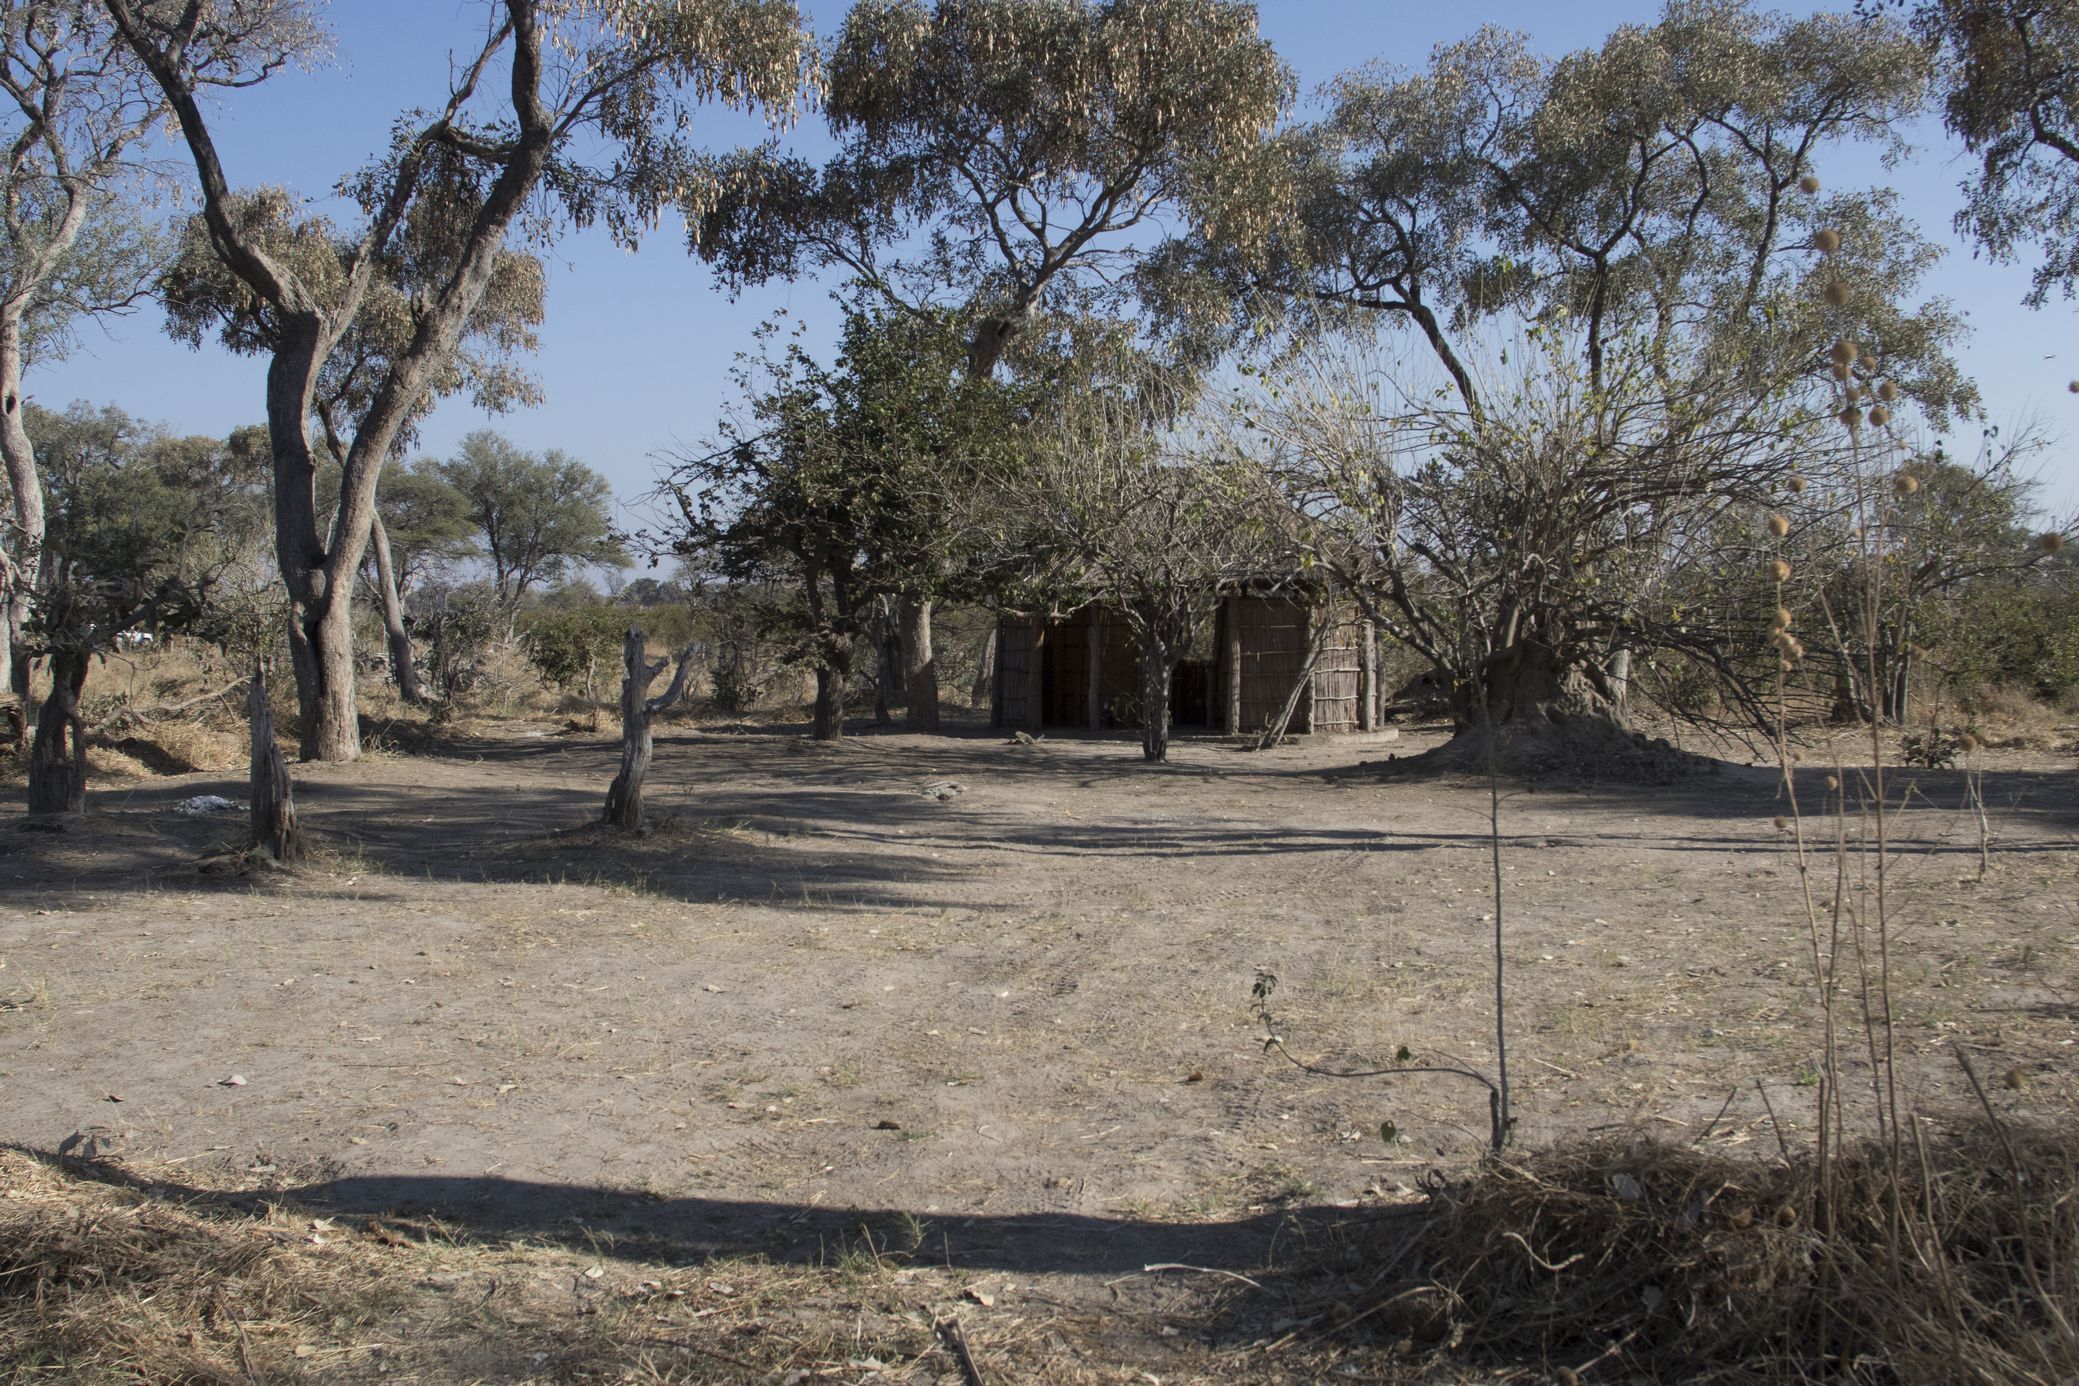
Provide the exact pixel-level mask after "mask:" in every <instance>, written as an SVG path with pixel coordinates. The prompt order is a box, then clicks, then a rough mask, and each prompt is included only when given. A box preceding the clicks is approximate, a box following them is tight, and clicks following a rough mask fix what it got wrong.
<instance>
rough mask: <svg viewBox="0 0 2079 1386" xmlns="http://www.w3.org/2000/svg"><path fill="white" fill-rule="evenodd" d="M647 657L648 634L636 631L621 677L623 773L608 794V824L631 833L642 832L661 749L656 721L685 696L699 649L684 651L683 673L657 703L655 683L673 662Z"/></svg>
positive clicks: (627, 642)
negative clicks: (648, 785) (647, 790)
mask: <svg viewBox="0 0 2079 1386" xmlns="http://www.w3.org/2000/svg"><path fill="white" fill-rule="evenodd" d="M643 655H644V642H643V633H642V630H641V628H640V627H637V626H630V627H628V635H627V637H626V639H624V640H623V641H622V643H621V666H622V668H623V670H624V671H625V672H624V673H623V675H622V678H621V769H620V772H619V773H618V774H616V775H615V776H614V782H613V784H612V785H610V786H609V787H608V788H607V791H606V821H607V823H608V824H609V825H611V826H613V827H616V828H619V829H620V830H621V831H622V832H628V833H633V832H641V831H642V821H643V802H642V791H643V783H644V781H645V780H647V779H648V778H649V774H650V757H651V755H652V753H653V752H654V750H655V747H656V743H655V741H654V739H653V738H652V736H651V734H650V720H651V719H652V718H654V717H655V716H656V715H657V714H658V713H660V712H662V711H664V710H665V709H666V708H668V707H670V706H671V705H672V704H673V703H675V702H677V701H678V700H679V699H680V698H681V697H683V696H684V695H685V692H686V667H687V664H688V663H689V662H690V660H691V658H692V655H693V648H692V647H691V646H690V645H689V646H687V647H686V649H684V650H683V651H681V652H680V654H679V668H678V673H676V674H675V675H673V676H672V680H671V686H670V687H669V688H667V689H665V690H664V692H663V693H661V694H659V695H658V696H656V697H654V698H652V697H650V696H649V692H650V684H651V683H653V682H654V681H655V680H656V678H657V675H659V674H661V673H663V672H664V670H665V669H666V668H667V667H668V665H669V661H668V660H661V659H660V660H658V661H657V662H656V663H655V664H651V663H649V662H648V661H647V660H646V659H644V658H643Z"/></svg>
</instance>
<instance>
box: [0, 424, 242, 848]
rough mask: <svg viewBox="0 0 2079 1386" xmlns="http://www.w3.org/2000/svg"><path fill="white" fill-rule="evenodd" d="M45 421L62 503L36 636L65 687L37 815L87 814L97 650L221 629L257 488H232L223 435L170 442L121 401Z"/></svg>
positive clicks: (30, 627) (55, 505)
mask: <svg viewBox="0 0 2079 1386" xmlns="http://www.w3.org/2000/svg"><path fill="white" fill-rule="evenodd" d="M34 422H36V423H37V424H38V425H39V428H40V432H41V434H42V436H43V437H44V438H45V440H46V443H47V446H46V447H45V449H44V456H43V463H44V467H45V470H46V473H47V475H46V481H47V483H48V486H49V499H50V509H49V525H48V527H47V529H46V531H45V535H44V540H45V544H44V555H45V557H44V574H43V581H41V582H40V583H38V584H37V586H36V588H35V589H34V591H33V593H32V601H31V606H30V618H29V621H28V623H27V624H26V626H25V627H24V629H23V645H24V652H25V653H27V654H30V655H33V656H36V657H40V658H42V659H44V660H45V661H47V663H48V664H49V667H50V676H51V688H50V696H49V697H47V698H45V699H44V701H43V703H42V706H41V707H40V708H39V710H38V713H37V719H36V744H35V748H34V750H33V751H32V753H31V755H30V760H29V795H28V798H29V811H30V812H31V813H35V814H58V813H77V812H79V811H80V809H81V808H83V807H84V805H85V795H86V770H87V760H86V727H85V724H84V720H83V719H82V717H81V715H80V692H81V690H82V689H83V688H84V686H85V684H86V680H87V675H88V672H89V671H90V669H91V668H92V666H93V662H94V660H95V659H97V658H99V657H101V656H103V655H105V654H106V653H107V652H108V651H110V650H112V649H114V648H115V644H116V638H117V636H118V635H119V634H121V633H122V632H125V631H130V630H140V629H141V630H146V631H150V632H152V633H154V634H163V633H167V632H174V631H195V630H201V631H204V632H205V633H213V632H212V631H211V627H213V626H215V625H216V624H217V623H218V620H219V613H218V612H217V611H216V610H214V608H213V606H212V604H211V602H210V592H211V587H212V585H213V582H214V579H215V577H216V575H217V573H218V572H220V571H221V569H222V568H223V566H224V565H225V564H226V563H227V562H228V561H229V560H230V559H231V558H232V557H233V556H234V555H235V553H236V536H237V534H238V532H239V531H240V530H241V529H243V528H244V525H243V524H242V523H241V515H240V512H241V511H244V510H246V509H247V508H248V507H247V506H246V504H245V502H246V501H247V500H248V499H249V496H247V495H244V494H241V490H240V488H239V487H237V486H236V485H235V484H233V485H226V484H223V483H224V482H225V481H226V480H229V477H228V475H227V472H226V469H225V467H224V465H223V461H224V456H225V454H226V452H227V451H228V449H227V448H226V446H225V445H224V444H222V443H219V442H217V441H215V440H213V439H207V438H195V439H174V438H170V437H167V436H166V435H165V434H163V433H161V432H159V431H157V430H153V429H149V428H144V427H141V426H140V425H138V424H136V423H135V422H134V421H133V420H131V419H130V418H129V417H128V416H126V415H125V414H123V413H122V411H121V410H118V409H104V410H100V411H93V410H88V409H86V408H85V407H83V406H77V405H75V406H74V407H73V408H72V409H71V410H70V411H68V412H67V413H66V414H65V415H63V416H61V417H57V418H39V419H37V420H35V421H34ZM214 633H220V631H218V632H214Z"/></svg>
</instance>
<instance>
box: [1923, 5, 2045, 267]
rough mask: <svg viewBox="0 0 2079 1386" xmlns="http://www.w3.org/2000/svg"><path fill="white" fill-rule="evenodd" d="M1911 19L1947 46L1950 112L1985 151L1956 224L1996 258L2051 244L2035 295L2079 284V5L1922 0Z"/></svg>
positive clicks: (1954, 123) (1933, 41)
mask: <svg viewBox="0 0 2079 1386" xmlns="http://www.w3.org/2000/svg"><path fill="white" fill-rule="evenodd" d="M1912 14H1913V23H1914V27H1915V28H1916V29H1917V30H1918V31H1919V33H1920V34H1921V35H1922V37H1923V38H1925V39H1926V40H1927V41H1928V42H1929V44H1930V45H1932V46H1933V47H1934V48H1935V49H1936V51H1937V52H1938V53H1939V54H1940V57H1941V68H1940V72H1941V93H1942V114H1943V118H1944V120H1945V123H1946V124H1947V125H1948V127H1949V130H1950V133H1952V134H1954V135H1956V136H1957V137H1958V138H1959V139H1961V140H1962V141H1963V142H1964V148H1965V149H1967V150H1969V151H1970V152H1971V153H1972V154H1973V155H1975V156H1976V158H1977V161H1978V172H1977V176H1976V177H1975V178H1973V179H1972V180H1971V181H1970V182H1968V183H1966V184H1965V185H1964V195H1965V198H1966V201H1965V203H1964V207H1963V210H1961V211H1959V212H1958V213H1957V214H1956V227H1957V230H1959V231H1961V232H1963V233H1964V234H1966V235H1968V236H1970V237H1972V238H1973V239H1975V240H1976V241H1977V242H1978V243H1979V244H1980V245H1982V246H1984V247H1985V249H1986V250H1987V251H1988V252H1990V253H1991V254H1992V256H1993V257H1994V258H1995V259H2000V260H2011V259H2013V258H2015V257H2016V256H2017V255H2018V254H2019V252H2020V250H2021V248H2022V247H2023V246H2026V245H2033V246H2035V247H2036V248H2038V249H2039V250H2040V251H2041V252H2042V256H2043V258H2042V261H2041V263H2039V264H2038V265H2037V266H2036V270H2035V283H2034V287H2033V288H2032V289H2031V291H2030V293H2029V297H2028V302H2029V303H2030V304H2031V305H2032V306H2035V307H2040V306H2042V304H2043V303H2044V301H2045V300H2046V299H2047V298H2048V297H2049V295H2050V292H2051V291H2052V290H2053V289H2055V290H2058V291H2059V292H2061V293H2062V294H2063V295H2064V297H2066V298H2070V297H2072V296H2073V294H2074V293H2075V292H2079V109H2075V101H2079V86H2075V84H2074V82H2073V76H2072V74H2073V72H2074V70H2075V68H2079V6H2074V5H2072V4H2070V3H2068V0H1920V2H1919V3H1917V4H1915V5H1914V6H1913V7H1912Z"/></svg>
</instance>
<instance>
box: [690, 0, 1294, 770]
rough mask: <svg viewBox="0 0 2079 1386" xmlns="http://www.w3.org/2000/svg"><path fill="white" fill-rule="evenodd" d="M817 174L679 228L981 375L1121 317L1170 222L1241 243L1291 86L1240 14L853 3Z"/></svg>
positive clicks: (910, 629)
mask: <svg viewBox="0 0 2079 1386" xmlns="http://www.w3.org/2000/svg"><path fill="white" fill-rule="evenodd" d="M828 71H829V79H830V82H829V94H828V97H827V100H826V102H825V110H826V113H827V115H828V118H829V121H830V128H831V132H832V133H833V134H834V135H835V136H836V137H837V139H838V141H839V151H838V153H837V155H836V156H835V157H834V158H832V159H831V160H830V161H829V163H827V164H826V165H825V166H824V167H823V168H821V169H816V168H814V167H812V166H810V165H809V164H807V163H806V162H804V161H802V160H799V159H783V160H771V159H768V158H765V157H762V156H761V157H759V158H758V159H756V160H755V162H754V164H753V165H752V166H749V167H745V166H737V167H735V168H733V169H732V172H734V173H736V174H738V175H739V176H738V178H737V179H736V186H737V187H738V188H740V190H741V191H740V192H739V193H738V194H737V195H735V196H730V197H725V198H722V199H720V200H717V201H715V202H714V203H713V204H712V205H711V206H709V207H707V208H704V209H702V211H703V212H704V215H702V216H700V217H699V218H698V219H695V220H694V221H693V225H694V227H695V233H694V234H695V244H696V247H697V249H698V250H699V252H700V253H701V254H702V255H703V256H705V257H707V258H708V259H710V260H713V261H714V262H715V263H717V264H718V265H719V266H720V267H721V268H722V270H723V272H724V274H725V275H726V276H727V277H728V279H729V280H730V282H731V283H732V284H736V285H741V284H747V283H760V282H763V281H765V280H767V279H770V278H773V277H776V276H791V275H795V274H798V273H800V272H802V271H803V270H808V269H821V268H837V269H841V270H842V271H844V272H845V273H846V274H847V275H848V276H850V277H851V278H853V279H854V280H856V281H857V282H858V283H859V284H861V285H862V286H864V287H866V288H867V289H868V290H870V291H872V292H874V293H877V294H880V295H882V296H884V297H885V298H886V299H887V300H888V301H889V302H890V303H891V304H893V305H896V306H897V307H898V309H900V310H903V311H908V312H912V313H915V314H917V315H919V316H920V317H923V316H927V315H932V314H942V315H948V316H950V317H951V318H952V319H953V320H954V321H955V322H956V323H957V324H958V330H959V331H960V333H961V338H962V341H963V343H964V356H965V361H966V366H967V369H968V371H969V372H970V373H972V374H974V375H977V376H985V375H988V374H989V373H990V372H992V371H993V370H994V369H995V368H996V365H997V363H998V361H999V360H1000V359H1001V358H1002V357H1003V354H1004V352H1005V351H1006V350H1007V349H1008V348H1009V347H1010V346H1011V344H1012V343H1013V342H1014V341H1015V339H1016V338H1017V337H1018V336H1019V335H1020V334H1021V333H1022V332H1024V331H1025V330H1026V329H1027V327H1028V325H1029V324H1030V323H1031V322H1032V321H1033V320H1034V319H1035V317H1036V316H1038V315H1043V314H1044V313H1046V312H1047V311H1048V310H1049V309H1062V308H1071V307H1074V308H1090V307H1092V306H1097V307H1102V308H1106V309H1116V308H1117V307H1119V306H1120V305H1121V303H1122V302H1123V301H1124V300H1125V299H1126V298H1128V297H1130V296H1131V294H1132V291H1133V282H1134V281H1133V275H1132V273H1131V270H1132V267H1133V265H1134V263H1135V261H1136V260H1137V258H1138V257H1139V256H1140V254H1141V253H1142V252H1143V251H1144V250H1145V249H1146V242H1147V240H1148V239H1149V238H1150V237H1151V236H1159V235H1161V234H1163V229H1164V227H1165V226H1166V225H1168V224H1169V223H1170V222H1172V221H1176V222H1188V223H1190V224H1193V225H1199V226H1206V227H1209V228H1211V231H1212V234H1213V235H1214V236H1215V237H1216V238H1218V239H1222V240H1242V241H1246V240H1249V239H1251V238H1253V236H1255V235H1256V234H1257V233H1258V232H1259V230H1260V229H1261V228H1262V227H1263V226H1265V225H1267V224H1268V222H1269V219H1270V213H1271V211H1272V210H1273V208H1274V206H1275V202H1276V199H1275V197H1274V195H1273V189H1272V186H1271V185H1270V184H1267V183H1266V182H1265V181H1264V180H1263V179H1261V178H1259V177H1257V176H1255V174H1256V172H1257V171H1258V168H1257V164H1256V156H1257V154H1258V152H1259V151H1260V148H1261V145H1262V142H1263V140H1264V138H1265V137H1266V135H1267V134H1268V133H1269V131H1270V130H1271V127H1272V126H1273V124H1274V123H1275V122H1276V120H1277V118H1278V116H1279V113H1280V112H1281V111H1282V110H1283V109H1284V107H1285V104H1286V102H1287V100H1288V99H1289V96H1290V92H1291V86H1292V83H1291V77H1290V74H1289V73H1288V72H1287V71H1286V69H1285V67H1284V65H1283V64H1282V63H1280V62H1279V60H1278V57H1277V55H1276V53H1275V52H1273V51H1272V49H1271V46H1270V44H1269V43H1268V42H1267V41H1266V40H1265V39H1264V38H1263V37H1262V36H1261V34H1259V33H1258V31H1257V22H1256V7H1255V5H1254V4H1252V3H1247V2H1246V0H1094V3H1081V2H1080V0H938V3H936V4H933V5H929V6H927V5H926V4H925V3H923V0H861V3H859V4H856V5H854V7H853V8H852V10H851V12H850V13H849V14H848V15H847V17H846V19H845V24H844V28H843V29H842V31H841V32H840V33H839V35H838V37H837V40H836V43H835V45H834V46H833V48H832V50H831V53H830V60H829V66H828ZM940 579H941V574H938V573H935V572H933V571H931V570H929V569H923V570H920V571H918V572H917V573H916V574H915V575H914V576H913V579H912V581H911V583H910V585H909V590H908V591H907V592H906V593H905V594H904V596H905V614H904V625H905V630H906V633H907V634H908V636H909V639H908V641H907V644H908V646H909V648H908V650H907V652H906V663H907V664H908V666H909V667H908V668H907V670H906V682H907V685H908V688H909V691H910V707H911V718H912V721H911V725H912V726H915V727H918V728H919V729H930V728H933V727H935V726H936V723H937V681H936V676H935V674H934V672H933V669H932V666H931V661H930V659H929V657H928V654H929V649H930V628H931V625H930V622H931V603H932V600H933V598H934V596H935V595H936V592H937V587H938V584H939V581H940Z"/></svg>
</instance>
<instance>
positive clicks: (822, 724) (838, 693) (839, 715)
mask: <svg viewBox="0 0 2079 1386" xmlns="http://www.w3.org/2000/svg"><path fill="white" fill-rule="evenodd" d="M844 734H845V679H844V675H843V674H841V673H839V672H838V671H837V670H836V669H833V668H832V667H831V666H830V665H829V664H828V663H824V664H818V665H817V666H816V708H815V722H814V725H813V726H812V727H811V728H810V730H809V735H810V736H811V737H812V738H813V739H815V740H817V741H837V740H841V739H842V738H843V737H844Z"/></svg>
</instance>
